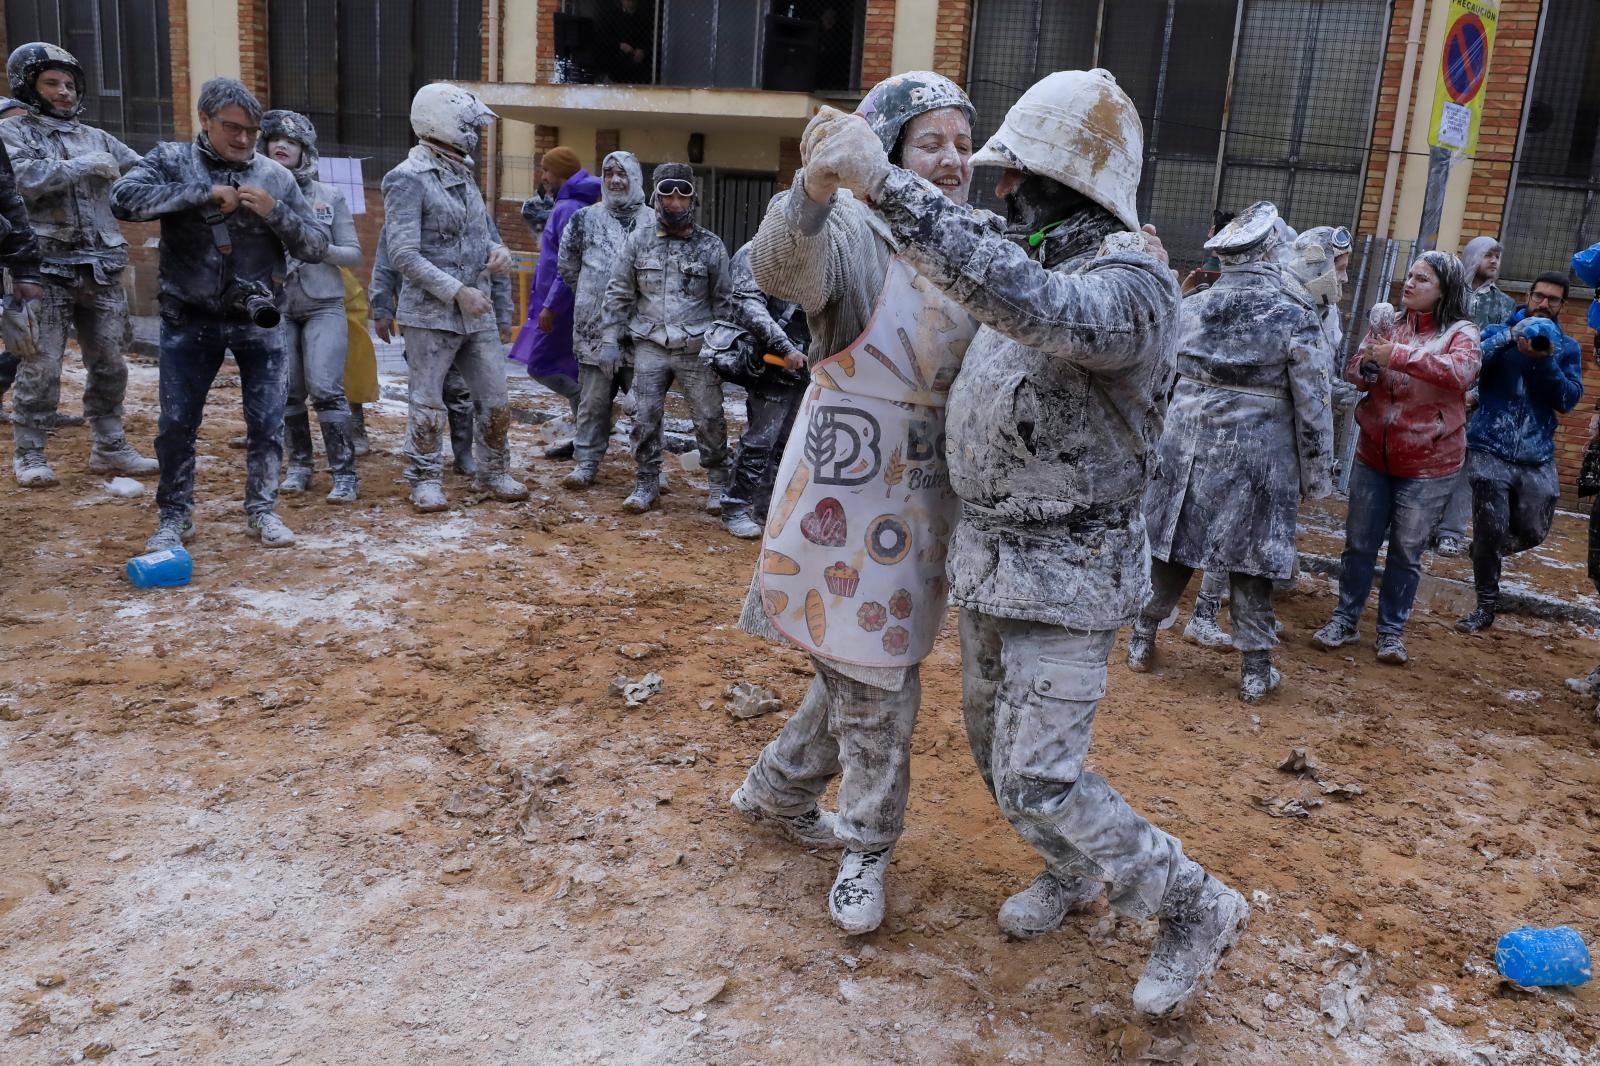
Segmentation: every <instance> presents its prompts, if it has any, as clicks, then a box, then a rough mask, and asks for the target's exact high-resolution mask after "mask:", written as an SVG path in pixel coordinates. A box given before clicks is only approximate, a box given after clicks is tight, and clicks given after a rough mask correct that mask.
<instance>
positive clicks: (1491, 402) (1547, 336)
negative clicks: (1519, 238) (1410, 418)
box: [1456, 270, 1583, 633]
mask: <svg viewBox="0 0 1600 1066" xmlns="http://www.w3.org/2000/svg"><path fill="white" fill-rule="evenodd" d="M1566 302H1567V276H1566V274H1564V273H1562V272H1560V271H1554V270H1553V271H1550V272H1549V273H1546V274H1540V275H1539V276H1538V278H1536V279H1535V280H1534V283H1533V288H1532V289H1530V290H1529V291H1528V302H1527V304H1526V305H1524V306H1522V307H1519V308H1517V310H1516V313H1515V314H1513V315H1512V316H1511V319H1510V321H1509V322H1507V323H1506V324H1505V325H1503V326H1490V327H1489V328H1488V329H1486V330H1484V333H1483V371H1482V373H1481V374H1480V376H1479V378H1478V408H1477V410H1475V411H1473V412H1472V417H1471V418H1469V419H1468V420H1467V480H1468V482H1469V483H1471V485H1472V578H1473V584H1474V585H1476V586H1477V592H1478V606H1477V609H1476V610H1474V611H1473V612H1472V613H1471V614H1469V615H1467V616H1466V617H1465V618H1463V619H1461V620H1460V621H1459V622H1457V623H1456V628H1457V629H1459V630H1461V632H1463V633H1476V632H1478V631H1480V630H1484V629H1488V628H1489V627H1490V626H1492V625H1494V616H1495V612H1496V611H1497V610H1499V607H1500V565H1501V561H1502V560H1503V559H1504V558H1505V557H1506V556H1507V555H1514V554H1516V553H1517V552H1521V551H1527V550H1528V549H1529V548H1536V547H1538V546H1539V545H1540V544H1542V543H1544V538H1545V535H1546V534H1548V533H1549V532H1550V522H1551V520H1552V519H1553V518H1555V513H1556V499H1557V498H1558V497H1559V496H1560V495H1561V485H1560V480H1559V479H1558V478H1557V476H1556V425H1557V419H1558V417H1559V416H1560V415H1563V414H1565V413H1567V412H1568V411H1570V410H1572V409H1573V408H1574V407H1576V406H1577V405H1578V401H1579V400H1581V399H1582V398H1583V353H1582V350H1581V349H1580V348H1579V346H1578V342H1577V341H1575V340H1573V339H1572V338H1571V337H1568V336H1567V335H1566V334H1564V333H1562V332H1561V326H1560V325H1559V324H1558V323H1559V322H1560V319H1561V308H1562V306H1563V305H1564V304H1565V303H1566Z"/></svg>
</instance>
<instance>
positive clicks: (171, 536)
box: [144, 518, 194, 552]
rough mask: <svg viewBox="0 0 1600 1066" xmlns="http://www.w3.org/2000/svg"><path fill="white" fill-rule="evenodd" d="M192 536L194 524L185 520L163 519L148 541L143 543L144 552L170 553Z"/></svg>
mask: <svg viewBox="0 0 1600 1066" xmlns="http://www.w3.org/2000/svg"><path fill="white" fill-rule="evenodd" d="M193 536H194V522H193V521H192V520H190V519H187V518H163V519H162V520H161V524H160V525H159V526H157V527H156V531H155V532H154V533H152V534H150V539H149V540H147V541H145V542H144V550H145V551H146V552H160V551H171V550H172V549H173V548H178V547H182V546H183V545H184V544H185V543H186V542H187V541H188V540H189V539H190V538H192V537H193Z"/></svg>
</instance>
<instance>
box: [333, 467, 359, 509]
mask: <svg viewBox="0 0 1600 1066" xmlns="http://www.w3.org/2000/svg"><path fill="white" fill-rule="evenodd" d="M360 491H361V483H360V482H359V481H358V480H357V479H356V476H355V475H354V474H335V475H333V490H332V491H331V492H329V493H328V502H329V503H355V502H356V496H357V495H358V494H359V493H360Z"/></svg>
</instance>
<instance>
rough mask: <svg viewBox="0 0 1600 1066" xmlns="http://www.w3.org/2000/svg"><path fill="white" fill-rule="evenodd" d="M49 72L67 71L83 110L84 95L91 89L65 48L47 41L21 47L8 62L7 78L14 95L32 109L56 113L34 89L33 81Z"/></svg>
mask: <svg viewBox="0 0 1600 1066" xmlns="http://www.w3.org/2000/svg"><path fill="white" fill-rule="evenodd" d="M47 70H64V71H66V72H67V73H68V74H70V75H72V83H73V85H75V86H76V87H77V90H78V110H79V111H81V110H83V97H84V92H85V90H86V89H88V83H87V81H86V80H85V78H84V76H83V65H82V64H81V63H79V62H78V58H77V57H76V56H74V55H73V54H72V53H71V52H69V51H67V50H66V49H65V48H62V47H60V46H59V45H54V44H49V43H47V42H45V41H34V42H32V43H31V44H24V45H20V46H18V47H17V49H16V50H15V51H13V52H12V53H11V58H10V59H7V60H6V78H7V79H8V80H9V81H10V82H11V95H12V96H14V97H16V98H17V99H18V100H21V101H22V102H23V103H25V104H27V105H28V106H29V107H32V108H35V109H37V110H40V111H49V112H52V113H54V111H55V109H54V108H53V107H51V106H50V105H49V104H48V103H46V102H45V100H44V98H43V97H42V96H40V95H39V93H38V91H37V90H36V89H34V87H33V83H34V80H35V79H36V78H38V77H39V75H40V74H43V73H44V72H45V71H47Z"/></svg>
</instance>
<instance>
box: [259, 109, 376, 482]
mask: <svg viewBox="0 0 1600 1066" xmlns="http://www.w3.org/2000/svg"><path fill="white" fill-rule="evenodd" d="M259 150H260V151H261V152H262V153H263V154H265V155H268V156H271V157H272V158H273V159H274V160H276V161H277V162H278V163H279V164H281V165H282V166H284V167H286V168H287V169H288V170H289V173H291V174H293V175H294V179H295V181H297V182H299V184H300V191H301V192H302V193H304V194H305V198H306V202H308V203H309V204H310V205H311V210H312V213H313V214H315V215H316V217H317V221H318V222H320V223H322V224H323V225H325V226H327V227H328V228H329V230H330V231H331V232H332V234H333V236H332V238H331V239H330V240H329V242H328V253H327V255H325V256H323V258H322V261H321V262H319V263H302V262H300V261H299V260H297V259H294V258H290V259H289V260H288V267H289V276H288V277H287V278H285V279H284V285H283V288H284V294H285V296H286V297H287V300H288V306H287V307H286V308H285V310H284V330H283V337H284V341H285V343H286V345H287V347H288V349H289V399H288V402H287V403H286V404H285V405H284V409H283V429H284V436H285V437H286V438H287V440H286V441H285V442H284V443H285V448H284V451H285V452H286V459H287V460H288V462H287V470H286V471H285V472H284V475H283V481H282V482H280V483H279V485H278V491H279V492H286V493H289V494H291V495H292V494H294V493H300V492H305V491H306V490H307V489H309V488H310V487H311V478H312V450H311V417H310V414H309V413H308V411H307V409H306V402H307V400H308V399H309V400H310V403H311V406H312V407H315V408H316V410H317V424H318V425H319V426H320V427H321V428H322V444H323V448H324V450H325V451H326V452H327V454H328V471H329V473H331V474H332V475H333V489H332V491H330V492H329V493H328V502H329V503H354V502H355V500H356V495H357V492H358V490H359V485H358V483H357V480H356V445H355V429H354V426H353V425H352V423H351V420H350V403H349V401H348V400H347V399H346V397H345V391H344V370H345V359H346V358H347V356H348V355H349V352H350V328H349V322H348V320H347V319H346V317H345V305H344V293H345V281H344V275H343V274H342V273H341V272H340V268H342V267H355V266H359V265H361V260H362V257H361V238H360V236H359V235H358V234H357V233H356V222H355V217H354V216H353V215H352V214H351V213H350V205H349V204H348V203H346V202H345V198H344V193H343V192H341V191H340V190H339V189H338V188H337V187H336V186H333V185H325V184H323V183H322V182H320V181H318V180H317V169H318V163H319V157H318V155H317V130H316V127H315V126H313V125H312V124H311V120H310V119H308V118H306V116H304V115H302V114H299V113H297V112H294V111H268V112H267V113H266V114H264V115H262V116H261V147H260V149H259Z"/></svg>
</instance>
